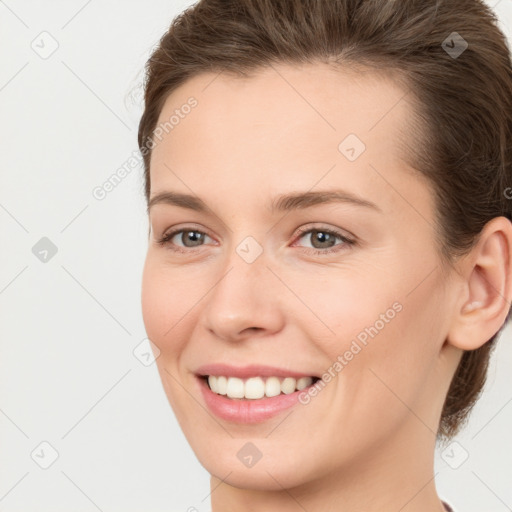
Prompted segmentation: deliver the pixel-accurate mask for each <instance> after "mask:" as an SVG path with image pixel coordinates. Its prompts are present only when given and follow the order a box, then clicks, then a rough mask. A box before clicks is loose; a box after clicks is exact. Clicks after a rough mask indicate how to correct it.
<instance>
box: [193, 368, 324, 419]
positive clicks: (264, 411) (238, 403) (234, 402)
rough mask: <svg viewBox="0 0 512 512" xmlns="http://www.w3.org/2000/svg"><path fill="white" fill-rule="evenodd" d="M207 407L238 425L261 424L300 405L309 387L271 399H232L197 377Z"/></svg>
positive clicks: (220, 416)
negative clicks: (301, 396)
mask: <svg viewBox="0 0 512 512" xmlns="http://www.w3.org/2000/svg"><path fill="white" fill-rule="evenodd" d="M197 379H198V381H199V386H200V388H201V393H202V394H203V397H204V400H205V402H206V405H207V406H208V408H209V409H210V411H211V412H213V413H214V414H215V415H216V416H218V417H219V418H222V419H224V420H227V421H233V422H236V423H260V422H263V421H265V420H268V419H269V418H272V417H274V416H276V415H277V414H279V413H280V412H282V411H284V410H286V409H289V408H290V407H293V406H294V405H296V404H298V403H299V394H300V393H304V392H306V393H307V391H308V389H309V387H312V386H313V385H314V384H312V385H311V386H309V387H307V388H304V389H301V390H300V391H294V392H293V393H290V394H289V395H285V394H281V395H277V396H273V397H270V398H260V399H257V400H251V399H244V400H239V399H231V398H228V397H226V396H224V395H218V394H217V393H214V392H213V391H212V390H211V389H210V387H209V386H208V383H207V382H206V380H205V379H202V378H200V377H197Z"/></svg>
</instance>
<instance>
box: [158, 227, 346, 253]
mask: <svg viewBox="0 0 512 512" xmlns="http://www.w3.org/2000/svg"><path fill="white" fill-rule="evenodd" d="M190 231H192V232H194V233H201V234H202V235H203V234H204V235H206V236H209V235H208V234H207V233H205V232H204V231H200V230H199V229H195V228H193V227H185V228H180V229H175V230H174V231H169V232H168V233H165V234H164V235H163V236H162V237H161V238H159V239H157V240H156V242H157V243H158V244H159V245H161V246H167V248H169V250H171V251H174V252H179V253H190V252H194V249H197V248H182V247H180V246H175V247H171V246H172V245H174V244H171V243H170V241H171V240H172V239H173V238H174V236H175V235H177V234H178V233H183V232H190ZM312 231H318V232H320V233H325V234H328V235H331V236H334V237H335V238H339V239H340V240H341V241H342V242H343V244H337V245H334V246H333V247H331V248H327V249H311V248H306V249H308V252H309V253H312V254H314V255H325V254H331V253H336V252H339V251H340V250H343V247H344V246H348V247H350V246H352V245H355V243H356V242H355V240H352V239H351V238H348V237H346V236H344V235H342V234H341V233H340V232H338V231H336V230H333V229H327V228H322V227H315V228H301V229H299V233H298V235H297V240H299V239H300V238H302V237H303V236H304V235H305V234H307V233H310V232H312ZM340 247H341V249H340Z"/></svg>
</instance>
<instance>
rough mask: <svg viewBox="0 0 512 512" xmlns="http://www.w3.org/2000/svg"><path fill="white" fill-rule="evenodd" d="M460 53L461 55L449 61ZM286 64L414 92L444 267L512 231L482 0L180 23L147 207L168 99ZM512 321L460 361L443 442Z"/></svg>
mask: <svg viewBox="0 0 512 512" xmlns="http://www.w3.org/2000/svg"><path fill="white" fill-rule="evenodd" d="M454 32H457V33H458V34H460V36H462V38H463V39H461V38H460V37H459V36H457V35H456V34H453V33H454ZM464 41H465V42H466V43H467V45H468V46H467V49H465V51H463V52H462V53H461V54H460V55H457V54H454V53H453V52H450V49H451V48H454V49H455V50H457V49H463V48H464V46H461V43H462V44H465V43H464ZM456 43H457V46H456ZM279 62H282V63H291V64H294V63H305V62H311V63H314V62H330V63H332V64H333V65H336V63H337V62H340V63H341V64H343V65H345V66H349V67H361V66H366V67H367V68H368V69H374V70H375V71H379V72H381V71H382V72H384V73H388V74H389V75H390V76H393V77H394V78H396V79H397V80H399V81H400V83H402V84H406V86H407V88H408V89H409V92H410V93H411V94H410V99H411V100H412V101H413V102H414V106H415V108H414V120H411V122H414V123H415V124H414V127H415V130H413V133H414V134H421V135H420V136H418V139H417V142H416V143H415V144H411V145H409V148H408V150H409V151H408V152H407V158H408V160H409V163H410V164H411V165H412V167H414V168H416V169H418V170H419V171H420V172H421V174H422V175H423V176H425V177H426V178H427V182H428V183H429V184H431V185H432V190H433V192H434V198H435V205H436V220H435V222H436V225H435V233H436V240H437V241H438V244H439V254H440V256H441V259H442V261H443V263H448V265H452V264H453V262H454V261H455V260H456V258H457V257H458V256H461V255H463V254H465V253H467V252H468V251H469V250H470V249H471V248H472V247H473V246H474V244H475V243H476V242H477V241H478V237H479V234H480V233H481V231H482V229H483V227H484V226H485V224H486V223H487V222H488V221H489V220H491V219H492V218H494V217H499V216H505V217H506V218H508V219H509V220H512V209H511V201H510V199H507V197H506V196H507V194H506V193H505V191H506V190H507V189H508V186H510V185H512V179H511V178H512V176H511V175H512V145H511V140H512V66H511V60H510V50H509V47H508V46H507V41H506V38H505V36H504V34H503V33H502V32H501V31H500V30H499V28H498V27H497V19H496V16H495V15H494V13H493V12H492V11H491V9H490V8H489V7H488V6H486V4H485V3H484V2H483V1H482V0H446V1H443V0H303V1H299V0H280V1H275V0H201V1H199V2H198V3H197V4H195V5H193V6H191V7H189V8H188V9H186V10H185V11H184V12H182V13H181V14H180V15H179V16H177V17H176V18H175V20H174V21H173V22H172V24H171V26H170V28H169V30H168V32H167V33H165V34H164V35H163V37H162V38H161V39H160V42H159V44H158V45H157V47H156V49H155V50H154V52H153V53H152V55H151V57H150V59H149V60H148V62H147V63H146V77H145V83H144V92H145V110H144V113H143V115H142V118H141V120H140V125H139V132H138V143H139V148H140V150H141V152H142V155H143V159H144V160H143V161H144V173H145V193H146V200H149V194H150V173H149V169H150V160H151V151H150V148H149V149H148V143H149V142H150V141H151V140H152V136H153V133H154V130H155V128H156V124H157V122H158V118H159V115H160V112H161V110H162V107H163V105H164V102H165V100H166V99H167V97H168V96H169V94H170V93H171V92H173V91H174V90H175V89H176V88H177V87H179V86H180V85H182V84H183V83H184V82H185V81H186V80H187V79H189V78H192V77H194V76H195V75H198V74H200V73H205V72H227V73H232V74H233V75H235V76H246V74H247V73H248V72H251V71H253V72H255V71H257V70H258V69H259V68H262V67H264V66H268V65H271V64H272V63H279ZM391 73H392V74H391ZM151 147H153V146H151ZM443 268H444V266H443ZM510 317H511V310H509V313H508V316H507V318H506V321H505V323H504V325H503V326H502V328H501V329H500V330H499V331H498V332H497V333H496V334H495V335H494V336H493V337H492V338H491V339H490V340H488V342H487V343H485V344H484V345H483V346H481V347H480V348H478V349H476V350H472V351H465V352H464V353H463V356H462V359H461V361H460V363H459V366H458V368H457V370H456V372H455V375H454V377H453V380H452V382H451V386H450V389H449V391H448V394H447V396H446V399H445V403H444V406H443V411H442V415H441V422H440V425H439V430H438V438H441V439H444V440H446V439H450V438H452V437H453V436H455V435H456V434H457V433H458V432H459V430H460V427H461V426H462V424H463V423H464V422H466V421H467V418H468V416H469V412H470V411H471V409H472V407H473V406H474V404H475V402H476V400H477V399H478V397H479V396H480V394H481V392H482V389H483V386H484V384H485V381H486V374H487V367H488V363H489V358H490V354H491V351H492V349H493V347H494V346H495V341H496V340H497V338H498V337H499V335H500V334H501V332H502V330H503V327H504V326H505V325H506V323H507V322H508V321H509V320H510Z"/></svg>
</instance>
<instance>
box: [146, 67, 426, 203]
mask: <svg viewBox="0 0 512 512" xmlns="http://www.w3.org/2000/svg"><path fill="white" fill-rule="evenodd" d="M407 94H408V91H407V90H406V89H404V87H402V86H401V85H400V84H399V83H397V82H396V81H394V80H393V79H392V78H391V77H390V76H389V77H387V76H385V75H383V74H382V73H376V72H374V71H368V70H361V69H359V70H354V69H349V68H347V69H345V68H339V69H335V68H333V67H332V66H329V65H326V64H308V65H301V66H299V65H293V66H292V65H285V64H280V65H274V64H273V65H272V66H271V67H267V68H264V69H261V70H259V71H258V72H255V73H253V74H251V75H250V76H247V77H242V78H241V77H238V76H233V75H230V74H226V73H224V72H223V73H205V74H201V75H198V76H196V77H194V78H192V79H189V80H188V81H187V82H185V83H184V84H183V85H182V86H180V87H179V88H178V89H176V90H175V91H174V92H173V93H172V94H171V95H170V96H169V97H168V98H167V101H166V102H165V104H164V107H163V109H162V112H161V113H160V118H159V124H163V123H165V122H166V121H168V120H169V119H170V118H171V117H172V116H173V115H174V118H175V119H174V121H175V122H173V127H172V129H171V130H168V133H167V132H164V133H163V134H162V137H161V141H156V142H157V144H156V146H155V148H154V149H153V152H152V159H151V181H152V191H153V190H155V189H160V188H165V186H166V184H167V185H169V186H171V187H174V186H175V185H176V184H177V183H176V178H175V177H173V176H172V175H171V173H170V172H169V169H168V168H169V167H170V168H172V169H173V170H175V171H176V175H181V176H186V177H187V179H188V180H190V184H191V185H192V184H193V186H194V187H203V190H211V189H212V187H213V188H215V187H217V189H219V188H220V187H221V186H222V187H223V188H225V189H226V191H227V189H229V187H231V186H235V185H234V184H235V183H237V182H240V180H242V181H243V182H244V183H245V184H246V185H247V186H250V187H252V188H253V190H255V191H256V190H257V189H258V188H259V189H261V187H262V182H265V183H266V184H267V188H270V189H274V188H275V189H276V190H277V189H279V190H281V191H282V189H283V188H290V187H291V185H292V184H295V185H296V188H297V187H301V188H305V189H310V188H311V187H312V186H314V183H315V182H316V181H318V180H320V179H322V180H323V181H322V185H325V186H330V185H333V186H339V185H340V183H343V185H346V186H347V187H348V188H351V190H352V191H354V192H355V193H359V194H361V195H367V196H371V195H372V194H373V195H374V196H375V195H379V194H382V187H383V183H384V182H383V176H387V177H388V178H393V179H400V178H402V179H410V178H411V176H410V175H411V170H412V169H410V168H408V166H407V165H406V164H405V162H404V161H403V159H402V158H401V157H402V151H401V149H400V148H401V147H403V144H404V142H405V145H407V144H413V142H412V139H411V141H409V140H408V136H409V134H410V130H409V127H408V125H409V122H410V119H411V115H412V107H411V105H410V104H409V102H408V101H407V100H408V98H407ZM190 98H194V100H195V101H196V102H197V103H196V106H195V107H194V108H192V109H190V108H185V109H184V108H183V106H184V105H187V104H188V103H190ZM185 112H188V113H185ZM180 114H181V115H180ZM178 117H179V120H178ZM176 121H178V122H176ZM351 146H354V149H355V152H356V153H357V154H360V156H358V157H357V158H356V159H355V160H351V159H349V158H347V155H348V156H352V158H353V154H354V152H353V151H351ZM347 150H349V152H348V153H347ZM333 166H334V172H328V171H329V169H333ZM400 172H402V173H408V174H409V176H408V177H407V178H406V177H405V176H398V175H397V173H400ZM391 174H394V176H391ZM324 176H325V177H324ZM415 178H417V176H415ZM178 186H179V187H180V188H183V184H181V185H179V184H178ZM388 188H389V187H388ZM391 192H392V191H391V190H387V191H386V193H387V194H391ZM197 193H199V190H198V191H197ZM395 194H396V192H395ZM391 195H392V194H391ZM395 199H396V198H395Z"/></svg>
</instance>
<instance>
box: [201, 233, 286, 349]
mask: <svg viewBox="0 0 512 512" xmlns="http://www.w3.org/2000/svg"><path fill="white" fill-rule="evenodd" d="M267 263H268V258H267V257H266V255H265V253H264V252H263V247H262V246H261V245H260V244H259V243H258V242H257V241H256V240H255V239H253V238H252V237H247V238H246V239H243V240H242V242H240V243H239V244H238V245H237V246H236V247H234V249H233V250H232V252H231V253H230V255H229V257H227V258H226V264H225V265H224V266H223V267H222V269H223V270H222V275H220V276H219V278H218V279H217V280H216V281H215V284H214V285H213V288H212V290H211V293H210V294H209V298H208V302H207V305H206V307H205V310H204V312H203V315H204V322H205V324H206V327H207V328H209V329H210V330H211V331H213V332H215V333H216V334H217V335H219V336H220V337H223V338H226V339H235V338H237V337H238V336H239V335H240V333H242V332H243V331H244V330H245V329H254V328H258V329H260V330H268V331H275V330H278V329H279V328H280V327H281V325H282V321H283V318H282V311H281V308H280V307H279V304H278V295H277V294H276V293H275V290H274V287H275V286H277V285H278V283H277V282H276V279H275V276H273V274H272V272H270V270H269V269H268V268H267ZM251 332H253V331H251Z"/></svg>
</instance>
